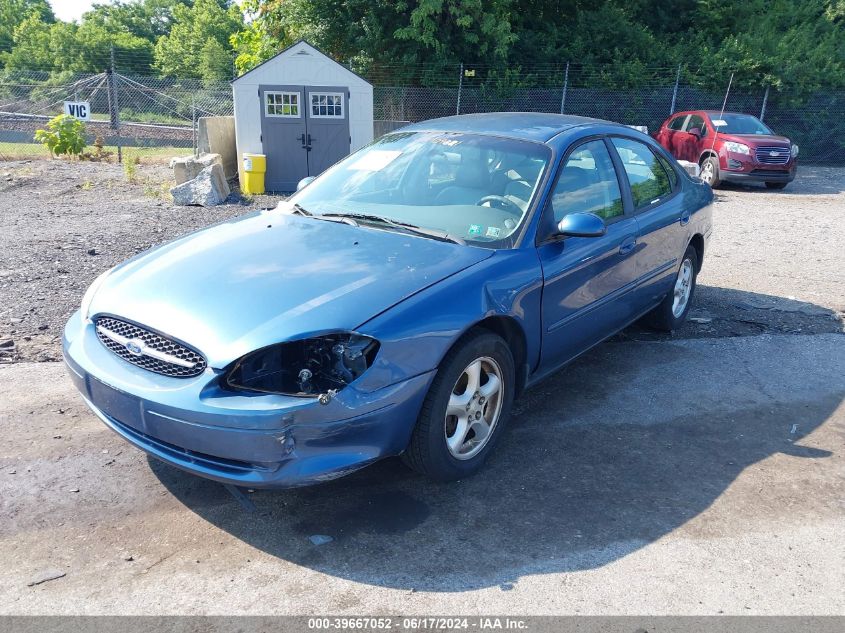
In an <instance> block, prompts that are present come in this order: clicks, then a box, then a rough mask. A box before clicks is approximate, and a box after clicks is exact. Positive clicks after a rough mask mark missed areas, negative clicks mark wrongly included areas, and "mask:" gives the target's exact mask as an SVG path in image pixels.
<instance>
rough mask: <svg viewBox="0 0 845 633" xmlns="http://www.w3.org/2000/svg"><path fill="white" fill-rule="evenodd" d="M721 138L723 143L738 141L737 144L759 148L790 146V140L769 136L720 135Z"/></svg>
mask: <svg viewBox="0 0 845 633" xmlns="http://www.w3.org/2000/svg"><path fill="white" fill-rule="evenodd" d="M719 138H720V139H721V140H723V141H736V142H737V143H745V144H746V145H749V146H751V147H759V146H761V145H763V146H765V145H789V144H790V142H789V139H788V138H786V137H785V136H774V135H771V136H769V135H768V134H721V133H720V134H719Z"/></svg>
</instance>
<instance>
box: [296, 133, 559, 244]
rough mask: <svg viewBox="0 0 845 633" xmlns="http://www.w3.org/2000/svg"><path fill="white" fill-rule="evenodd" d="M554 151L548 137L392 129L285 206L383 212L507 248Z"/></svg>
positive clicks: (326, 211)
mask: <svg viewBox="0 0 845 633" xmlns="http://www.w3.org/2000/svg"><path fill="white" fill-rule="evenodd" d="M550 155H551V150H550V149H549V147H548V146H546V145H544V144H541V143H532V142H528V141H520V140H515V139H506V138H498V137H494V136H485V135H480V134H461V133H445V132H395V133H393V134H387V135H385V136H383V137H381V138H380V139H378V140H376V141H374V142H373V143H371V144H370V145H368V146H367V147H365V148H363V149H362V150H360V151H358V152H356V153H355V154H352V155H351V156H349V157H347V158H346V159H344V160H343V161H341V162H340V163H338V164H337V165H335V166H334V167H332V168H331V169H329V170H328V171H326V172H325V173H324V174H322V175H321V176H320V177H319V178H317V180H315V181H314V182H313V183H311V184H310V185H308V187H306V188H304V189H303V190H302V191H300V192H298V193H296V194H295V195H294V196H292V197H291V198H290V199H289V201H288V202H284V203H282V204H281V205H280V206H282V207H283V206H284V205H287V204H292V203H297V204H299V205H300V207H302V208H304V209H306V210H307V211H308V212H310V213H312V214H314V215H315V216H320V215H325V214H340V215H344V214H346V215H349V214H357V215H359V216H360V214H367V215H371V216H378V217H379V218H387V219H389V220H392V221H394V222H405V223H408V224H413V225H415V226H417V227H421V228H427V229H434V230H437V231H442V232H446V233H448V234H449V235H450V236H454V237H459V238H461V239H463V240H465V241H466V242H468V243H473V244H477V245H480V246H486V247H489V248H509V247H511V246H512V245H513V244H514V242H515V241H516V238H517V236H518V235H519V231H520V227H521V226H522V225H523V224H524V223H525V221H526V219H527V216H528V210H529V208H530V206H531V201H532V199H533V198H534V195H535V194H536V192H537V187H538V185H539V183H540V182H541V181H542V178H543V175H544V173H545V170H546V167H547V165H548V163H549V159H550ZM363 221H364V222H366V220H363ZM377 228H385V227H384V226H380V227H377ZM393 228H395V227H393Z"/></svg>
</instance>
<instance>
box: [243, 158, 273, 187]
mask: <svg viewBox="0 0 845 633" xmlns="http://www.w3.org/2000/svg"><path fill="white" fill-rule="evenodd" d="M266 171H267V157H266V156H265V155H264V154H247V153H244V182H243V187H242V188H241V189H242V190H243V192H244V193H249V194H259V193H264V174H265V172H266Z"/></svg>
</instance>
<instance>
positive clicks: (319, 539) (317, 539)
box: [308, 534, 334, 545]
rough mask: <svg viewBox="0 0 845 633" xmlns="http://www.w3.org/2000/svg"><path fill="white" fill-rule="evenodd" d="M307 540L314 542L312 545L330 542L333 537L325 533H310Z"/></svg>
mask: <svg viewBox="0 0 845 633" xmlns="http://www.w3.org/2000/svg"><path fill="white" fill-rule="evenodd" d="M308 540H309V541H311V542H312V543H314V545H325V544H326V543H331V542H332V541H333V540H334V539H333V538H332V537H331V536H327V535H325V534H312V535H311V536H309V537H308Z"/></svg>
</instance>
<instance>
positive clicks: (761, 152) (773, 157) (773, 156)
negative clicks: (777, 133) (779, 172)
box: [755, 145, 792, 165]
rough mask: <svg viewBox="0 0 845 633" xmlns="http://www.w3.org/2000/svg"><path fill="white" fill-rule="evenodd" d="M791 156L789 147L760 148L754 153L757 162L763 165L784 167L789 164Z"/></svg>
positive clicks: (768, 146)
mask: <svg viewBox="0 0 845 633" xmlns="http://www.w3.org/2000/svg"><path fill="white" fill-rule="evenodd" d="M791 155H792V154H791V150H790V148H789V147H781V146H777V145H766V146H761V147H758V148H757V151H756V152H755V156H756V158H757V162H758V163H762V164H763V165H785V164H786V163H788V162H789V158H790V157H791Z"/></svg>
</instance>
